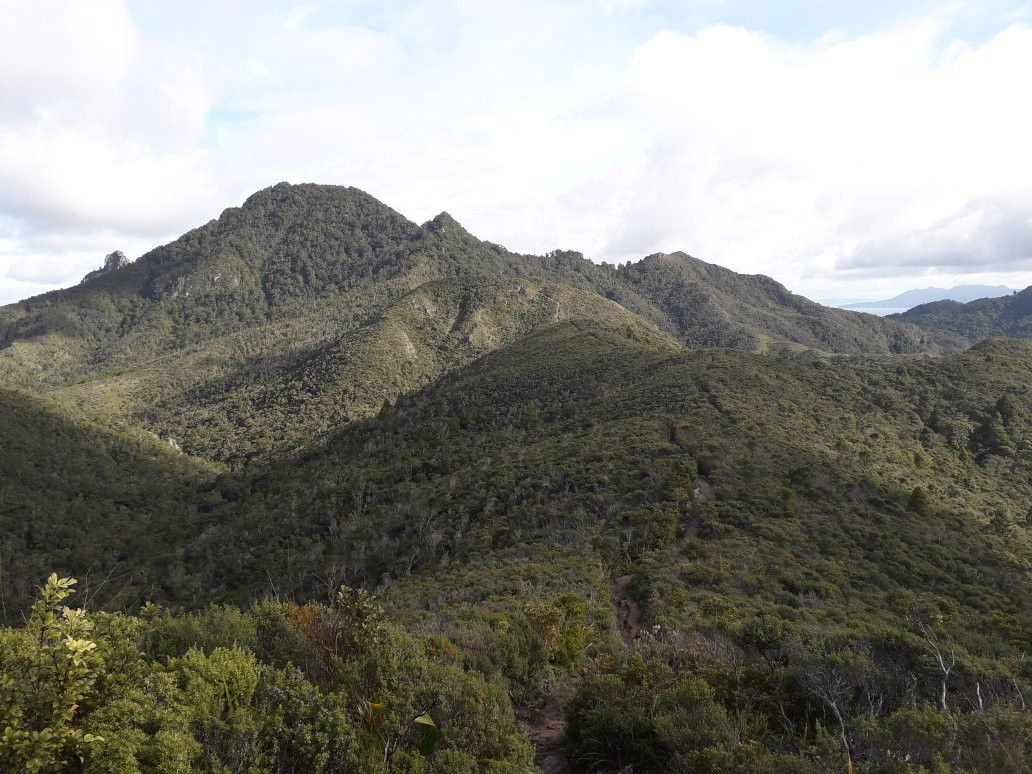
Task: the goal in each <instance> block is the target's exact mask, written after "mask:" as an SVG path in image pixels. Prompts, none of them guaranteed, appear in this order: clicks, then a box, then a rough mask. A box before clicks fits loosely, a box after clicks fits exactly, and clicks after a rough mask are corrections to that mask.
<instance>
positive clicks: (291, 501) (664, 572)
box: [21, 305, 1032, 771]
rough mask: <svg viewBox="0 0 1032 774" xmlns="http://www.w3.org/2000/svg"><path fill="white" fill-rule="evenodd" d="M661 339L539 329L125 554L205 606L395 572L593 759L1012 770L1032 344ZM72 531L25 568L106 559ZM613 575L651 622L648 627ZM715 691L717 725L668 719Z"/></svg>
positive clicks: (61, 496)
mask: <svg viewBox="0 0 1032 774" xmlns="http://www.w3.org/2000/svg"><path fill="white" fill-rule="evenodd" d="M409 309H412V310H413V312H415V311H417V310H415V309H414V308H413V307H412V306H411V305H410V306H409ZM647 330H648V329H647V328H644V329H642V331H641V332H637V331H635V330H634V329H633V328H632V329H628V328H627V326H622V327H607V326H602V325H599V324H598V323H597V322H596V321H593V320H570V321H567V322H561V323H559V324H555V325H552V326H550V327H546V328H543V329H540V330H538V331H536V332H533V333H531V334H530V335H528V336H526V337H523V338H520V339H519V340H517V341H515V342H514V343H512V344H509V345H507V346H504V347H501V348H499V349H497V350H495V351H493V352H491V353H489V354H487V355H486V356H484V357H481V358H480V359H478V360H477V361H476V362H474V363H472V364H470V365H468V366H466V367H465V368H462V369H461V370H456V371H453V372H450V373H449V374H448V375H446V376H445V377H443V378H442V379H440V380H438V381H437V382H436V383H435V384H434V385H432V386H430V387H428V388H427V389H425V390H423V391H420V392H418V393H415V394H412V395H410V396H407V397H405V398H403V399H401V400H399V401H398V402H397V404H396V405H394V406H391V407H390V408H385V409H384V410H383V411H382V412H380V414H379V415H378V416H377V417H375V418H372V419H368V420H364V421H362V422H357V423H353V424H352V425H350V426H349V427H347V428H346V429H345V430H344V431H343V432H342V433H341V434H340V435H339V436H338V437H336V438H335V439H334V440H333V441H331V442H330V443H329V444H328V445H326V446H325V447H323V448H314V449H311V450H309V451H308V452H306V453H305V454H303V455H301V456H299V457H297V458H296V459H294V460H292V461H291V463H290V464H283V463H276V464H272V465H269V466H264V467H254V468H252V469H249V470H245V471H242V472H240V473H238V474H233V475H225V476H222V477H220V478H219V479H218V480H216V481H215V482H213V484H212V485H210V486H198V487H197V488H196V489H195V490H194V492H195V494H194V495H193V496H192V497H190V498H183V499H180V500H179V502H180V503H181V504H180V505H178V506H177V508H179V509H180V510H179V511H178V515H175V516H173V518H175V519H177V523H178V524H179V525H189V529H186V530H182V531H181V532H180V533H179V534H178V537H177V536H176V535H175V534H174V533H172V532H168V533H164V534H163V535H161V536H160V537H157V538H156V537H155V535H154V534H146V535H145V534H142V533H140V532H136V533H133V532H127V535H126V540H125V544H124V549H123V551H124V558H123V555H122V554H120V555H119V556H118V558H119V559H120V560H121V561H122V562H123V563H121V564H119V567H120V571H121V572H131V573H132V577H133V582H134V584H135V587H137V588H144V589H147V590H148V591H149V594H148V596H150V597H151V598H153V599H164V600H168V601H171V602H178V603H187V604H196V603H198V602H201V601H204V600H216V599H222V600H229V601H233V602H238V603H246V602H249V601H252V600H256V599H259V598H261V597H263V596H265V595H268V594H276V595H280V596H287V597H293V598H297V599H306V598H311V597H322V596H323V595H324V594H325V591H326V589H327V588H331V589H332V588H334V587H335V586H336V585H337V584H338V583H340V582H342V581H343V582H346V583H348V584H349V585H352V586H359V587H365V588H370V589H374V590H376V591H377V592H378V593H380V594H381V595H382V597H383V599H384V600H385V601H386V602H387V603H388V606H389V608H390V610H391V614H392V616H393V617H394V618H395V620H397V621H399V622H400V623H401V624H403V625H405V626H406V627H408V628H411V629H412V630H413V631H424V632H432V633H433V634H434V636H438V637H444V638H445V639H446V640H447V641H448V642H450V643H454V645H455V646H457V647H458V651H457V652H458V653H460V654H462V655H461V659H462V663H463V664H464V665H465V667H466V668H468V669H473V670H476V671H477V672H479V673H482V674H485V675H488V676H492V677H493V678H498V679H504V680H505V681H506V684H507V685H508V686H509V691H510V693H511V694H512V695H513V696H515V697H516V698H517V699H518V700H519V701H521V702H524V703H526V705H527V706H528V707H529V708H533V707H534V706H535V703H536V702H537V701H539V700H541V699H542V694H541V691H542V686H546V688H545V691H546V692H547V693H548V694H550V693H551V692H552V691H558V692H560V693H561V692H562V691H561V689H562V690H568V691H574V690H576V691H577V694H576V696H575V697H574V699H573V700H572V702H571V703H570V705H569V706H568V708H567V721H568V724H569V725H568V731H569V735H568V745H569V750H568V752H565V753H561V754H563V755H567V756H568V758H569V760H570V761H576V760H585V759H589V760H595V761H597V764H598V765H597V766H594V767H593V768H599V769H601V770H614V769H619V768H620V767H621V766H626V765H627V764H629V763H633V764H634V765H635V769H636V770H639V769H640V770H643V771H662V770H664V768H663V765H664V764H663V762H664V761H670V760H678V761H681V763H680V764H679V765H680V766H681V769H682V770H693V769H697V768H699V766H700V765H701V764H700V761H703V760H711V761H717V762H718V763H714V764H713V767H715V769H719V770H737V771H755V770H768V769H769V768H771V767H774V766H775V765H776V766H779V767H784V766H789V765H790V766H793V767H795V768H796V769H797V770H803V771H823V770H829V769H834V768H836V767H841V766H842V765H843V761H844V756H845V755H847V754H848V755H849V756H850V758H851V759H852V760H854V761H855V762H857V764H858V765H860V766H861V770H870V771H873V770H875V769H876V768H877V767H878V766H881V765H883V764H887V763H889V762H892V761H894V760H900V759H901V756H903V755H904V753H903V752H898V750H900V749H903V748H901V747H900V745H903V744H907V745H911V746H910V747H908V748H906V749H907V750H908V752H907V753H906V754H908V755H911V757H912V759H913V760H914V761H917V762H921V765H928V766H930V765H932V763H933V762H934V760H935V757H934V756H935V755H942V756H945V758H944V759H945V760H948V761H951V762H952V763H953V764H954V765H957V766H966V767H967V768H973V769H975V770H1002V771H1020V770H1021V767H1022V766H1023V765H1024V764H1023V763H1022V761H1025V760H1027V759H1026V758H1022V757H1021V756H1026V755H1028V754H1029V752H1030V751H1027V750H1026V749H1025V748H1024V747H1023V746H1022V745H1023V744H1024V743H1023V742H1021V741H1020V740H1021V739H1022V738H1026V736H1025V735H1026V733H1027V730H1028V728H1029V726H1028V718H1027V715H1024V714H1022V712H1021V710H1020V706H1021V704H1022V702H1027V701H1028V700H1029V699H1032V694H1030V690H1032V685H1030V682H1032V673H1029V667H1028V664H1027V662H1026V661H1023V660H1022V657H1021V654H1022V652H1025V651H1027V649H1028V647H1030V646H1032V642H1030V640H1029V632H1032V609H1030V604H1029V600H1032V587H1030V586H1029V578H1030V575H1029V569H1030V566H1032V565H1030V562H1032V542H1030V541H1032V535H1030V527H1032V524H1030V522H1029V518H1030V516H1029V512H1030V506H1032V484H1030V481H1032V403H1030V399H1029V395H1028V391H1027V384H1028V383H1029V380H1030V379H1032V371H1030V365H1029V364H1030V363H1032V350H1030V346H1029V345H1028V344H1027V343H1024V342H1015V341H1003V340H1000V341H992V342H988V343H986V344H985V345H982V346H980V347H978V348H976V349H974V350H972V351H970V352H965V353H960V354H956V355H951V356H948V357H943V358H910V359H900V358H885V359H883V360H881V361H878V360H868V361H862V362H848V361H842V362H836V361H829V360H828V359H825V358H818V357H813V356H810V355H803V356H787V355H784V356H778V357H772V356H769V355H755V354H750V353H743V352H734V351H725V350H696V351H682V350H677V349H676V348H674V347H672V346H671V344H670V342H669V340H668V339H666V338H665V337H663V336H661V335H659V334H655V333H653V334H652V335H648V334H647ZM38 453H39V452H38V451H32V450H25V451H24V452H23V456H25V457H26V458H31V457H32V456H33V455H37V454H38ZM49 489H51V490H52V493H51V499H52V501H53V503H54V504H57V503H60V502H61V501H63V500H70V499H71V498H72V493H70V492H65V491H63V490H56V489H54V488H53V487H49ZM703 492H705V494H703ZM57 512H63V511H62V510H61V509H60V508H59V509H58V511H57ZM94 518H96V517H94ZM159 534H160V533H159ZM75 539H77V538H71V539H70V540H72V541H74V540H75ZM156 539H157V540H160V541H163V542H164V541H168V542H167V543H166V545H167V550H166V551H165V552H164V553H163V555H155V553H154V552H153V551H148V550H147V549H146V546H147V545H150V544H151V541H154V540H156ZM61 545H64V544H62V543H61V542H60V541H56V542H39V541H37V542H36V543H34V544H33V546H32V547H31V548H29V549H28V550H27V557H28V558H27V559H23V560H22V561H23V562H27V561H28V562H30V563H31V566H38V565H45V564H47V563H49V564H51V565H53V566H55V567H56V568H58V569H60V570H62V571H69V572H75V573H81V572H82V571H83V569H84V564H85V562H86V561H90V565H89V566H97V565H98V564H99V565H100V567H99V568H98V570H99V569H103V568H104V567H106V565H107V563H109V562H110V561H111V558H110V553H107V554H105V553H104V551H105V549H103V548H100V549H98V550H96V551H95V552H93V553H92V556H90V557H89V558H87V557H86V556H78V555H66V554H63V553H61V550H60V549H59V547H60V546H61ZM140 546H143V547H144V550H142V551H140V550H139V547H140ZM55 547H57V548H55ZM21 550H22V551H23V556H25V555H26V553H25V552H26V549H24V548H23V549H21ZM25 566H26V567H29V566H30V565H29V564H26V565H25ZM617 579H620V584H619V585H618V586H617V585H614V584H615V581H616V580H617ZM613 588H619V589H622V591H621V594H622V595H624V596H623V597H621V599H623V600H625V602H626V600H631V601H632V602H633V604H634V605H635V606H636V608H637V609H638V611H639V613H638V614H639V615H640V626H641V627H642V629H643V632H644V634H641V635H639V636H638V638H637V639H631V638H630V637H628V638H627V643H628V644H626V645H625V644H621V642H622V640H621V638H620V637H619V636H618V634H619V632H617V631H615V630H614V628H613V626H614V624H613V617H614V615H615V612H614V610H613V606H612V605H613V602H612V601H611V598H610V593H611V589H613ZM626 603H627V604H630V603H629V602H626ZM621 604H624V603H621ZM616 620H617V621H618V622H619V621H620V620H622V619H620V618H619V617H617V618H616ZM986 622H991V625H986ZM435 647H441V646H440V645H435ZM628 647H629V648H630V649H631V651H632V652H631V654H630V655H631V656H632V658H631V659H630V660H629V661H628V662H627V666H626V667H624V666H623V664H624V660H623V654H624V649H625V648H628ZM936 648H938V652H940V653H949V652H952V653H954V654H956V658H957V661H956V663H955V664H954V665H953V667H951V673H950V674H949V675H947V678H946V679H945V681H944V680H943V679H942V674H941V670H939V668H938V666H937V662H936V661H935V660H934V652H935V649H936ZM582 672H583V673H585V674H586V678H584V682H583V684H581V685H580V688H579V689H578V688H577V685H578V682H579V681H578V680H577V679H575V677H576V676H577V675H580V674H581V673H582ZM685 681H688V682H685ZM943 683H945V692H946V693H945V698H944V699H943V698H941V690H942V684H943ZM563 686H566V688H563ZM829 686H831V687H830V688H829ZM832 689H833V690H834V691H835V693H834V694H833V696H834V703H830V702H829V701H828V699H827V697H828V696H829V694H828V693H827V691H829V690H832ZM976 691H977V692H978V696H979V697H980V698H979V699H978V700H979V701H981V702H983V703H984V704H985V706H987V707H988V708H989V710H987V711H986V712H985V713H984V714H980V713H979V712H978V711H977V710H975V709H973V704H972V702H974V701H975V699H974V698H972V697H975V696H976ZM650 695H651V696H661V697H662V699H661V700H660V701H659V702H658V704H656V705H654V706H655V707H656V709H655V711H654V712H652V713H651V714H650V713H645V712H644V710H643V709H642V707H648V706H652V705H650V703H649V702H648V701H645V699H646V698H647V697H648V696H650ZM872 702H873V703H872ZM943 703H944V705H945V707H944V708H943V707H942V706H941V705H942V704H943ZM974 706H978V705H977V704H976V705H974ZM937 708H938V709H937ZM528 711H530V710H528ZM696 711H700V712H702V711H704V712H705V713H707V715H706V720H705V723H706V728H708V729H710V730H709V731H707V733H706V734H703V735H702V736H701V737H683V736H680V735H678V734H677V733H675V730H674V729H675V728H676V727H678V721H677V718H682V719H683V717H684V716H686V714H687V715H690V714H691V713H693V712H696ZM836 713H837V714H836ZM915 713H917V714H915ZM620 718H624V720H619V719H620ZM838 718H841V719H838ZM618 721H619V722H618ZM625 723H630V724H631V727H627V726H626V725H625ZM915 724H930V728H926V730H925V731H924V732H922V733H924V734H925V736H923V737H920V738H921V739H924V740H926V741H924V742H921V743H920V744H921V745H924V746H915V745H918V743H917V742H915V741H914V739H915V737H914V734H916V733H917V732H916V730H915ZM950 724H956V727H957V728H959V729H961V731H956V732H950V731H949V728H950V727H951V725H950ZM986 724H988V726H987V725H986ZM940 726H942V729H941V732H940V730H937V729H939V728H940ZM840 727H841V728H840ZM985 727H989V728H991V730H992V733H991V734H989V735H987V734H986V733H984V728H985ZM829 729H835V733H829ZM980 729H982V730H980ZM1023 729H1024V730H1023ZM840 730H841V733H842V734H844V739H845V742H844V743H843V742H842V741H841V739H839V738H838V735H839V732H840ZM951 733H954V734H956V735H954V736H952V737H951V736H950V734H951ZM643 739H644V740H646V741H642V740H643ZM736 740H737V741H736ZM887 751H888V752H887ZM585 756H586V757H585ZM1001 756H1002V757H1001ZM1007 756H1010V757H1007ZM997 758H998V759H999V760H1000V761H1002V762H1001V763H1000V764H999V765H995V764H992V761H993V760H994V759H997ZM994 766H995V768H994Z"/></svg>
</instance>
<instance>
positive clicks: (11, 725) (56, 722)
mask: <svg viewBox="0 0 1032 774" xmlns="http://www.w3.org/2000/svg"><path fill="white" fill-rule="evenodd" d="M74 585H75V580H74V579H72V578H59V577H58V576H57V574H53V575H51V576H50V577H49V578H48V579H47V582H46V583H45V584H44V585H43V586H42V587H41V588H40V594H39V599H38V600H37V601H36V603H35V604H34V605H33V606H32V614H31V615H30V617H29V620H28V623H27V625H26V627H25V629H24V630H22V631H10V630H4V631H2V632H0V726H2V727H3V732H2V735H0V763H2V764H3V765H4V766H5V767H9V770H23V771H30V772H37V771H47V770H58V769H61V768H63V767H64V766H65V765H66V764H67V763H68V762H70V761H71V760H73V759H75V758H78V757H80V755H81V751H82V748H83V746H84V745H87V744H92V743H95V742H101V741H103V740H102V739H100V738H99V737H96V736H94V735H92V734H87V733H83V731H82V729H81V728H80V727H79V722H78V718H77V717H76V710H78V708H79V704H80V702H82V701H83V700H84V699H85V698H86V697H87V696H88V695H89V693H90V690H91V688H92V686H93V683H94V682H95V680H96V679H97V676H98V675H99V673H100V671H101V670H102V668H103V665H104V660H103V658H102V657H101V655H100V654H99V652H98V650H97V644H96V643H95V642H94V641H93V640H92V639H90V633H91V631H92V629H93V624H92V622H91V621H90V620H89V618H88V617H87V616H86V613H85V612H84V611H82V610H73V609H71V608H68V607H65V606H63V605H62V604H61V603H62V602H63V601H64V600H65V599H66V598H67V597H68V596H70V595H71V594H72V593H73V589H72V587H73V586H74Z"/></svg>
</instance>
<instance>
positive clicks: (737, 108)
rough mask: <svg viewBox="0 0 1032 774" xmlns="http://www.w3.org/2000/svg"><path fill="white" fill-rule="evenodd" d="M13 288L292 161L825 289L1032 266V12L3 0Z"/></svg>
mask: <svg viewBox="0 0 1032 774" xmlns="http://www.w3.org/2000/svg"><path fill="white" fill-rule="evenodd" d="M0 44H2V45H0V303H6V302H9V301H14V300H17V299H18V298H22V297H27V296H30V295H34V294H36V293H39V292H44V291H46V290H50V289H53V288H56V287H61V286H67V285H69V284H74V283H75V282H77V281H78V280H79V279H80V278H81V277H82V276H83V275H84V274H85V273H86V272H87V271H89V270H91V269H93V268H96V267H97V266H98V265H100V264H101V263H102V261H103V258H104V255H105V254H107V253H110V252H111V251H113V250H116V249H120V250H123V251H124V252H125V253H126V254H127V255H129V257H130V258H136V257H138V256H139V255H141V254H143V253H145V252H147V251H148V250H150V249H152V248H154V247H156V246H158V245H160V244H163V243H165V242H168V241H171V240H172V239H175V238H176V237H177V236H179V235H180V234H182V233H183V232H185V231H187V230H189V229H191V228H195V227H197V226H199V225H202V224H203V223H205V222H207V221H208V220H210V219H212V218H215V217H218V215H219V213H220V212H221V211H222V210H224V209H226V208H228V207H233V206H239V205H240V204H241V203H242V202H243V201H244V199H246V198H247V196H249V195H250V194H251V193H253V192H254V191H256V190H259V189H261V188H265V187H267V186H269V185H272V184H275V183H277V182H279V181H281V180H286V181H289V182H292V183H302V182H318V183H328V184H338V185H353V186H356V187H358V188H361V189H363V190H366V191H368V192H369V193H370V194H372V195H373V196H375V197H376V198H378V199H380V200H381V201H383V202H384V203H385V204H387V205H389V206H391V207H393V208H394V209H396V210H398V211H399V212H401V213H402V214H403V215H405V216H406V217H409V218H410V219H412V220H414V221H416V222H423V221H425V220H428V219H429V218H431V217H433V216H434V215H436V214H437V213H438V212H441V211H445V210H446V211H448V212H449V213H451V214H452V215H453V216H454V217H455V218H456V219H457V220H459V221H460V222H461V223H463V225H464V226H466V228H468V229H469V230H470V231H471V232H472V233H473V234H475V235H476V236H478V237H480V238H482V239H487V240H490V241H493V242H498V243H501V244H504V245H505V246H506V247H508V248H510V249H512V250H514V251H517V252H528V253H542V252H546V251H548V250H551V249H555V248H564V249H574V250H579V251H581V252H583V253H584V254H585V255H587V256H588V257H590V258H592V259H594V260H596V261H608V262H610V263H621V262H625V261H628V260H638V259H640V258H641V257H643V256H645V255H648V254H650V253H655V252H672V251H675V250H683V251H684V252H687V253H690V254H692V255H695V256H696V257H698V258H701V259H703V260H705V261H709V262H711V263H717V264H720V265H723V266H727V267H728V268H731V269H733V270H735V271H740V272H746V273H763V274H767V275H770V276H772V277H774V278H775V279H777V280H778V281H779V282H782V283H783V284H785V285H786V286H787V287H789V288H790V289H791V290H793V291H794V292H797V293H801V294H803V295H806V296H809V297H811V298H815V299H818V300H827V299H857V300H859V299H876V298H888V297H890V296H894V295H896V294H898V293H899V292H901V291H903V290H906V289H908V288H914V287H927V286H933V285H934V286H939V287H950V286H952V285H958V284H987V285H1008V286H1010V287H1015V288H1023V287H1025V286H1028V285H1032V153H1029V151H1028V150H1027V149H1026V145H1027V143H1028V137H1030V136H1032V106H1030V105H1029V104H1028V101H1027V100H1025V99H1023V92H1022V86H1023V83H1022V80H1023V79H1022V75H1023V74H1024V73H1027V72H1030V71H1032V6H1029V5H1022V4H1021V3H1006V2H981V3H977V4H976V3H963V2H954V3H947V4H943V3H929V2H920V1H918V0H911V1H910V2H904V3H899V4H893V7H892V8H891V9H872V8H870V7H868V6H865V5H862V4H855V5H851V4H848V3H846V4H837V5H836V6H835V7H834V8H827V7H826V4H822V3H817V2H796V3H777V2H773V3H772V2H767V3H761V2H736V1H735V0H727V1H726V2H717V1H716V0H701V1H700V2H687V3H683V2H682V3H675V2H658V1H657V2H648V0H572V1H571V2H566V3H558V4H557V3H554V2H541V1H539V0H524V1H523V2H520V3H512V2H507V1H506V0H490V1H486V0H479V1H478V2H473V0H429V1H428V2H388V3H382V2H381V3H373V2H366V0H350V1H348V2H307V3H281V2H246V3H245V2H243V0H225V1H224V2H220V3H217V4H213V3H210V2H199V1H198V0H187V1H186V2H181V3H176V4H153V3H146V2H133V1H129V0H125V1H123V0H95V2H91V3H89V4H84V3H76V2H71V1H70V0H46V1H45V2H38V3H24V2H15V1H14V0H0Z"/></svg>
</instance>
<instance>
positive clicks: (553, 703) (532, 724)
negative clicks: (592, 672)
mask: <svg viewBox="0 0 1032 774" xmlns="http://www.w3.org/2000/svg"><path fill="white" fill-rule="evenodd" d="M574 693H576V686H574V685H571V686H568V687H567V688H566V689H565V690H563V691H562V692H559V693H555V694H547V695H546V696H545V697H544V699H543V700H542V702H541V704H540V705H539V706H537V707H519V708H517V710H516V715H517V717H519V719H520V721H521V722H522V723H523V726H524V728H526V729H527V736H529V737H530V741H531V743H532V744H533V745H534V763H535V764H537V766H538V768H540V769H541V771H542V772H544V774H566V772H568V771H569V768H568V767H567V765H566V759H565V757H564V755H563V750H562V744H563V734H565V733H566V717H565V709H566V704H567V702H569V700H570V698H571V697H572V696H573V694H574Z"/></svg>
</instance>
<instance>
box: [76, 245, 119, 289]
mask: <svg viewBox="0 0 1032 774" xmlns="http://www.w3.org/2000/svg"><path fill="white" fill-rule="evenodd" d="M128 265H129V259H128V258H126V257H125V253H123V252H122V251H121V250H115V251H114V252H113V253H109V254H108V255H106V256H104V265H103V266H102V267H101V268H99V269H95V270H94V271H91V272H90V273H89V274H87V275H86V276H85V277H83V278H82V282H86V281H88V280H91V279H93V278H94V277H97V276H100V275H101V274H108V273H109V272H113V271H118V270H119V269H121V268H122V267H123V266H128ZM79 284H82V283H79Z"/></svg>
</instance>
